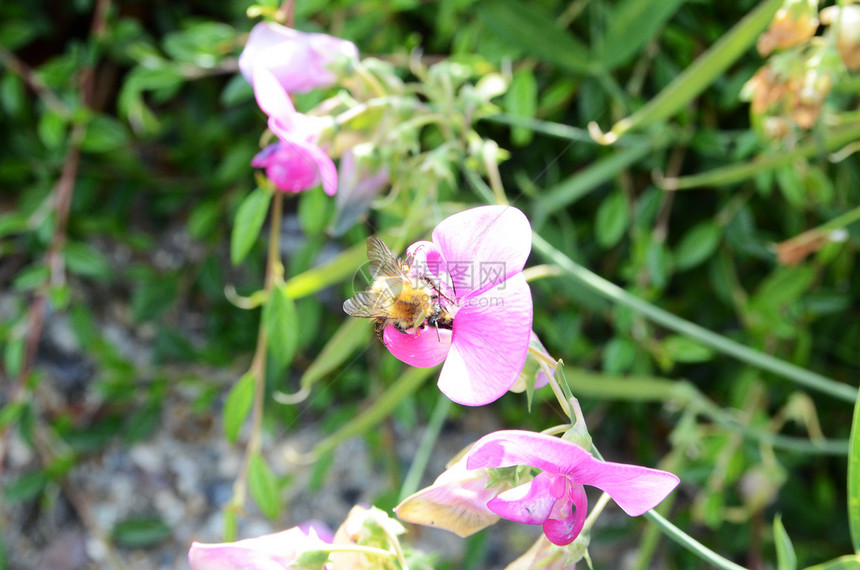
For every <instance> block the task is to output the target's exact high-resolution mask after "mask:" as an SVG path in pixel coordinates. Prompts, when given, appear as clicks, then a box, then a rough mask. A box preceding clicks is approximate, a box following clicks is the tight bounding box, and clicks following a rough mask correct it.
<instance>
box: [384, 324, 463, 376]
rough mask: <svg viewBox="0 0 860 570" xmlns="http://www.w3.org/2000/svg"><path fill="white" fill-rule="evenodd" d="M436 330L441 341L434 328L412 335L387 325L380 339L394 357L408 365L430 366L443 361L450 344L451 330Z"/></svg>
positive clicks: (426, 328)
mask: <svg viewBox="0 0 860 570" xmlns="http://www.w3.org/2000/svg"><path fill="white" fill-rule="evenodd" d="M438 332H439V338H441V342H440V340H439V338H437V337H436V329H434V328H431V327H425V329H424V330H422V331H421V332H419V333H418V334H415V335H412V334H404V333H402V332H400V331H398V330H397V329H396V328H394V325H388V326H387V327H385V331H384V332H383V333H382V341H383V342H384V343H385V347H386V348H387V349H388V350H389V351H391V354H393V355H394V357H395V358H397V359H398V360H400V361H402V362H405V363H406V364H408V365H409V366H415V367H416V368H432V367H433V366H436V365H438V364H441V363H442V362H444V361H445V357H446V356H447V355H448V350H449V348H450V346H451V331H449V330H445V329H439V331H438Z"/></svg>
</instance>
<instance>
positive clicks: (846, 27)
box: [821, 4, 860, 71]
mask: <svg viewBox="0 0 860 570" xmlns="http://www.w3.org/2000/svg"><path fill="white" fill-rule="evenodd" d="M821 21H822V22H824V23H825V24H828V25H831V26H833V29H834V30H835V32H836V48H837V49H838V50H839V55H840V56H841V57H842V62H843V63H844V64H845V67H846V68H848V69H849V70H850V71H856V70H857V69H860V6H854V5H850V4H849V5H846V6H828V7H827V8H825V9H824V10H822V11H821Z"/></svg>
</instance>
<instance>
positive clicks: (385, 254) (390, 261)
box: [367, 236, 403, 278]
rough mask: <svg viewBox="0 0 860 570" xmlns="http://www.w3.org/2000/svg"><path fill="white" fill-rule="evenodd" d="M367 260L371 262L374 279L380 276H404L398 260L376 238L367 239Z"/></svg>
mask: <svg viewBox="0 0 860 570" xmlns="http://www.w3.org/2000/svg"><path fill="white" fill-rule="evenodd" d="M367 260H368V261H369V262H370V274H371V276H373V278H376V277H379V276H380V275H400V276H402V275H403V271H402V270H401V269H400V263H399V262H398V261H397V258H396V257H394V254H393V253H391V250H390V249H388V246H387V245H385V243H384V242H383V241H382V240H381V239H379V238H378V237H376V236H370V237H369V238H367Z"/></svg>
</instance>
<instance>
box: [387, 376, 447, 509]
mask: <svg viewBox="0 0 860 570" xmlns="http://www.w3.org/2000/svg"><path fill="white" fill-rule="evenodd" d="M437 398H438V399H437V400H436V406H435V407H434V408H433V414H432V415H431V416H430V421H429V422H428V423H427V429H426V430H424V435H423V436H422V437H421V443H420V444H419V445H418V450H417V451H416V452H415V457H414V458H413V459H412V465H410V466H409V472H407V473H406V477H405V478H404V479H403V486H402V487H401V489H400V499H399V500H400V502H402V501H403V499H405V498H406V497H408V496H409V495H411V494H413V493H415V491H417V490H418V485H419V484H420V483H421V476H422V475H423V474H424V471H425V469H427V463H429V461H430V455H431V454H432V453H433V447H434V446H435V445H436V442H437V441H438V440H439V433H440V432H441V431H442V424H444V423H445V418H447V417H448V411H449V410H450V409H451V400H449V399H448V397H447V396H446V395H445V394H442V393H441V392H440V393H439V396H438V397H437Z"/></svg>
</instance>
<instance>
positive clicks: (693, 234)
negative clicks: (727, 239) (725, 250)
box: [675, 220, 722, 271]
mask: <svg viewBox="0 0 860 570" xmlns="http://www.w3.org/2000/svg"><path fill="white" fill-rule="evenodd" d="M721 235H722V228H721V227H720V225H719V224H718V223H716V222H715V221H713V220H708V221H705V222H701V223H699V224H697V225H695V226H693V227H692V228H691V229H690V230H689V231H688V232H687V233H685V234H684V237H682V238H681V241H680V242H679V243H678V247H677V248H676V249H675V266H676V267H677V268H678V269H679V270H681V271H684V270H687V269H692V268H694V267H696V266H697V265H699V264H700V263H702V262H703V261H705V260H706V259H708V258H709V257H710V256H711V254H712V253H714V251H715V250H716V249H717V246H718V245H719V243H720V236H721Z"/></svg>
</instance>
